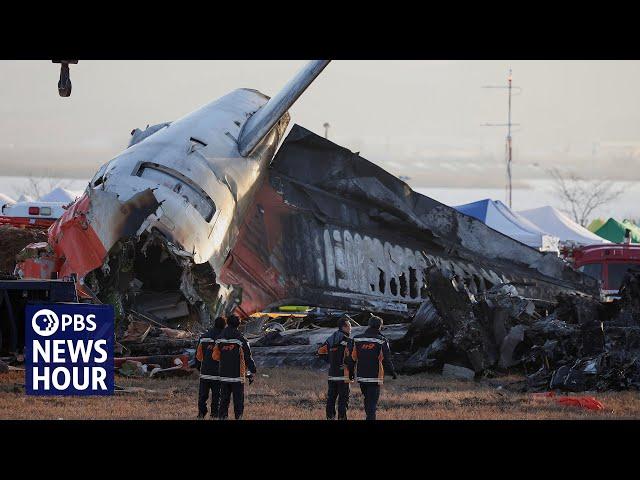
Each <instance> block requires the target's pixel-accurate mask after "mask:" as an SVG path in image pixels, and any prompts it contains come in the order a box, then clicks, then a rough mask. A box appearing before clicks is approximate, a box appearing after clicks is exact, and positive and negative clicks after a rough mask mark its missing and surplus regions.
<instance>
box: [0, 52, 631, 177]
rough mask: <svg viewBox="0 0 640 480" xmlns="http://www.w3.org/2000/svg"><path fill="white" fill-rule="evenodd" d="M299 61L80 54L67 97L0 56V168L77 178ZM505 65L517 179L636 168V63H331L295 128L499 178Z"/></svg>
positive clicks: (53, 81) (427, 169)
mask: <svg viewBox="0 0 640 480" xmlns="http://www.w3.org/2000/svg"><path fill="white" fill-rule="evenodd" d="M304 63H305V62H304V61H244V60H243V61H166V62H163V61H84V60H80V63H79V64H78V65H72V66H71V78H72V82H73V93H72V96H71V97H70V98H60V97H59V96H58V94H57V80H58V74H59V67H58V65H54V64H52V63H50V62H48V61H21V62H15V61H3V62H0V78H1V79H2V88H1V89H0V169H2V171H3V174H4V175H14V174H15V175H18V174H34V175H45V174H48V175H60V176H70V175H74V176H78V177H83V178H88V177H90V176H91V174H92V173H93V171H94V170H95V168H96V166H98V165H100V164H102V163H104V162H105V161H107V160H109V159H110V158H112V157H113V156H115V155H116V154H117V153H119V152H120V151H121V150H122V149H124V148H125V146H126V144H127V141H128V139H129V133H130V131H131V130H132V129H133V128H135V127H141V128H143V127H144V126H145V125H147V124H154V123H159V122H163V121H170V120H174V119H176V118H178V117H180V116H182V115H184V114H186V113H188V112H190V111H192V110H194V109H196V108H197V107H199V106H200V105H202V104H204V103H207V102H209V101H211V100H213V99H215V98H217V97H219V96H222V95H224V94H225V93H227V92H229V91H231V90H233V89H235V88H238V87H251V88H257V89H259V90H261V91H262V92H264V93H266V94H268V95H273V94H275V93H276V92H277V91H278V90H279V88H280V87H281V86H282V85H284V84H285V83H286V81H287V80H288V79H289V78H291V77H292V76H293V75H294V74H295V72H296V71H297V70H298V69H299V68H300V67H301V66H302V65H303V64H304ZM509 67H511V68H512V69H513V82H514V85H518V86H520V87H522V92H521V94H519V95H517V96H514V97H513V121H514V122H518V123H520V124H521V127H518V128H516V129H515V132H514V134H513V139H514V140H513V142H514V162H515V164H514V174H515V180H516V182H526V180H527V179H528V178H544V177H545V176H546V172H545V170H546V169H547V168H548V167H549V166H551V165H558V166H560V167H561V168H565V169H573V170H576V171H580V172H584V173H585V174H586V175H587V176H592V177H594V176H597V177H603V176H608V177H611V178H626V179H638V177H640V168H638V167H640V108H639V107H640V88H639V87H640V62H638V61H597V62H596V61H450V62H449V61H335V62H332V63H331V64H329V66H328V67H327V68H326V69H325V70H324V72H323V73H322V74H321V75H320V77H319V78H318V79H317V80H316V82H315V83H314V84H313V85H312V86H311V87H310V89H309V90H308V91H307V92H306V93H305V94H304V95H303V96H302V97H301V98H300V99H299V100H298V102H297V103H296V105H295V106H294V107H293V108H292V109H291V111H290V113H291V115H292V124H293V123H298V124H300V125H302V126H304V127H306V128H308V129H310V130H313V131H315V132H317V133H319V134H323V127H322V125H323V123H324V122H329V123H330V124H331V129H330V133H329V137H330V139H331V140H333V141H335V142H336V143H339V144H341V145H343V146H345V147H347V148H350V149H351V150H354V151H360V152H361V155H362V156H364V157H365V158H368V159H369V160H372V161H375V162H376V163H378V164H380V165H381V166H383V167H385V168H387V169H388V170H390V171H391V172H393V173H395V174H402V175H406V176H408V177H411V181H410V183H411V184H412V186H415V187H419V186H427V185H432V186H433V185H437V186H470V185H475V186H479V185H481V186H497V185H502V183H503V178H504V177H503V173H502V172H503V162H504V137H505V129H504V128H496V127H483V126H481V124H483V123H486V122H496V123H504V122H505V121H506V114H507V97H506V90H493V89H484V88H482V86H484V85H500V84H503V85H504V84H506V77H507V74H508V69H509Z"/></svg>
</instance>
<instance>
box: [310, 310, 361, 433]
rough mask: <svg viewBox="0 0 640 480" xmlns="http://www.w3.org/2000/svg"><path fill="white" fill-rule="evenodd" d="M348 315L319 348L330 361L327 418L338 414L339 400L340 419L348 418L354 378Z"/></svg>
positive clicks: (339, 322)
mask: <svg viewBox="0 0 640 480" xmlns="http://www.w3.org/2000/svg"><path fill="white" fill-rule="evenodd" d="M350 320H351V319H350V318H349V316H348V315H345V316H344V317H342V318H340V320H338V330H337V331H336V332H335V333H334V334H333V335H331V336H330V337H329V338H327V339H326V340H325V342H324V343H323V344H322V346H321V347H320V348H319V349H318V355H322V356H323V357H324V359H325V361H327V362H328V363H329V388H328V390H327V420H333V419H334V418H335V416H336V400H338V420H346V419H347V409H348V408H349V393H350V392H349V390H350V386H349V383H350V382H351V380H353V371H352V369H351V368H350V367H351V361H350V358H349V355H350V352H351V338H349V337H350V335H351V322H350Z"/></svg>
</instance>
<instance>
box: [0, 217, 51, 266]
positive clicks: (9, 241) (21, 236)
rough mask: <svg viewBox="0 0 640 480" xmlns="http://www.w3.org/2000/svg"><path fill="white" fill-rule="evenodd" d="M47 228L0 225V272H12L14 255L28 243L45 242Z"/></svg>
mask: <svg viewBox="0 0 640 480" xmlns="http://www.w3.org/2000/svg"><path fill="white" fill-rule="evenodd" d="M46 241H47V230H46V229H40V228H16V227H12V226H10V225H1V226H0V273H2V274H12V273H13V270H14V268H15V266H16V255H17V254H18V253H20V251H22V249H23V248H24V247H26V246H27V245H29V244H30V243H36V242H46Z"/></svg>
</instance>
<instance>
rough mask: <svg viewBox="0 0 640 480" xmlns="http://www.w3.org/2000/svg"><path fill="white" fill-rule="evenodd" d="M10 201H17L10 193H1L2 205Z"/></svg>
mask: <svg viewBox="0 0 640 480" xmlns="http://www.w3.org/2000/svg"><path fill="white" fill-rule="evenodd" d="M8 203H16V201H15V200H14V199H13V198H11V197H10V196H9V195H5V194H4V193H0V205H6V204H8Z"/></svg>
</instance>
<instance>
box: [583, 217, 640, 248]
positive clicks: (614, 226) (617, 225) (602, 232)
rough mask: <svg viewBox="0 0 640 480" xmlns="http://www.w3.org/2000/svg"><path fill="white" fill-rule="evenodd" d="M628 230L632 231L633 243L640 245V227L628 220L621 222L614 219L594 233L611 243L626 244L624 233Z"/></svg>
mask: <svg viewBox="0 0 640 480" xmlns="http://www.w3.org/2000/svg"><path fill="white" fill-rule="evenodd" d="M627 228H628V229H629V230H631V242H633V243H640V227H638V226H637V225H635V224H633V223H631V222H629V221H628V220H624V221H622V222H619V221H617V220H616V219H614V218H610V219H609V220H607V221H606V222H605V224H604V225H602V226H601V227H600V228H599V229H598V230H596V231H595V232H594V233H595V234H596V235H598V236H600V237H602V238H604V239H607V240H609V241H611V242H615V243H622V242H624V231H625V230H626V229H627Z"/></svg>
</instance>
